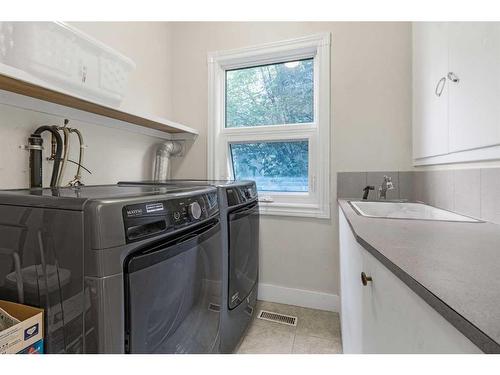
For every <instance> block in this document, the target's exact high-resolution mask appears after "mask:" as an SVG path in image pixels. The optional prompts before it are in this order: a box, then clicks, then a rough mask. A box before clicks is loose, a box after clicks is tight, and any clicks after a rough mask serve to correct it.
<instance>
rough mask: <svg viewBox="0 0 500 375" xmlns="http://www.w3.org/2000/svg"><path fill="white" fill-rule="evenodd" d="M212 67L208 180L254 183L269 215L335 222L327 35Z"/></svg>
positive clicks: (242, 53)
mask: <svg viewBox="0 0 500 375" xmlns="http://www.w3.org/2000/svg"><path fill="white" fill-rule="evenodd" d="M209 64H210V67H209V68H210V69H209V90H210V91H209V142H208V171H209V178H235V179H239V180H243V179H251V180H254V181H256V183H257V188H258V191H259V197H260V200H261V205H260V207H261V212H262V213H264V214H278V215H294V216H312V217H322V218H328V217H330V202H329V144H330V136H329V128H330V35H329V34H321V35H313V36H309V37H304V38H297V39H294V40H287V41H283V42H277V43H271V44H266V45H262V46H255V47H249V48H243V49H239V50H232V51H222V52H214V53H211V54H209Z"/></svg>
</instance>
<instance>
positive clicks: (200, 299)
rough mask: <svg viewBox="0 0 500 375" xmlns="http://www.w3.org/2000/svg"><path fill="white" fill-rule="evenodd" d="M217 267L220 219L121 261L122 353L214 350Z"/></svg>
mask: <svg viewBox="0 0 500 375" xmlns="http://www.w3.org/2000/svg"><path fill="white" fill-rule="evenodd" d="M220 265H221V238H220V224H219V222H218V220H215V221H212V222H210V223H208V224H202V225H201V226H198V227H196V228H193V229H190V230H186V231H184V232H183V234H181V235H178V236H176V237H175V238H171V237H170V238H168V239H167V240H166V241H164V242H163V243H159V244H156V245H154V246H152V247H149V248H145V249H141V250H139V251H137V252H135V253H134V254H132V256H131V257H130V258H129V259H127V260H126V262H125V299H126V309H125V325H126V332H125V335H126V343H125V348H126V349H125V350H126V351H127V352H128V353H212V352H217V351H218V347H219V311H220V303H221V267H220Z"/></svg>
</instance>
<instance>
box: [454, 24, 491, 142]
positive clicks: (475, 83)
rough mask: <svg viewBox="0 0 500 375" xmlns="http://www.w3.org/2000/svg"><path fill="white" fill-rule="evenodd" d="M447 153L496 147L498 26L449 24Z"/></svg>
mask: <svg viewBox="0 0 500 375" xmlns="http://www.w3.org/2000/svg"><path fill="white" fill-rule="evenodd" d="M449 35H450V46H449V70H450V71H451V72H453V73H455V74H456V76H457V77H458V78H459V82H457V83H452V82H449V83H448V85H449V101H450V109H449V120H450V152H453V151H463V150H469V149H474V148H481V147H485V146H492V145H496V144H500V121H499V120H500V106H499V100H500V23H498V22H450V23H449Z"/></svg>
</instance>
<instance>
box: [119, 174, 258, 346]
mask: <svg viewBox="0 0 500 375" xmlns="http://www.w3.org/2000/svg"><path fill="white" fill-rule="evenodd" d="M118 184H119V185H121V186H167V187H168V186H199V185H203V184H204V185H206V186H213V187H216V188H217V191H218V198H219V205H220V220H221V229H222V233H223V236H222V248H223V256H222V272H223V274H222V301H223V303H222V306H221V315H220V317H221V330H220V332H221V342H220V351H221V352H222V353H232V352H233V351H234V349H235V348H236V347H237V346H238V344H239V342H240V341H241V339H242V337H243V335H244V333H245V331H246V329H247V328H248V325H249V323H250V321H251V319H252V317H253V315H254V313H255V307H256V303H257V292H258V280H259V203H258V194H257V187H256V184H255V182H254V181H234V180H165V181H160V182H158V181H139V182H119V183H118Z"/></svg>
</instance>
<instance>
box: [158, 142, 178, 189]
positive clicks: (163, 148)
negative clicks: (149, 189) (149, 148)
mask: <svg viewBox="0 0 500 375" xmlns="http://www.w3.org/2000/svg"><path fill="white" fill-rule="evenodd" d="M181 152H182V144H181V143H180V142H175V141H167V142H165V143H162V144H160V145H158V147H157V148H156V152H155V160H154V166H153V180H154V181H164V180H168V179H170V169H171V168H170V158H171V157H172V156H178V155H180V154H181Z"/></svg>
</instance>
